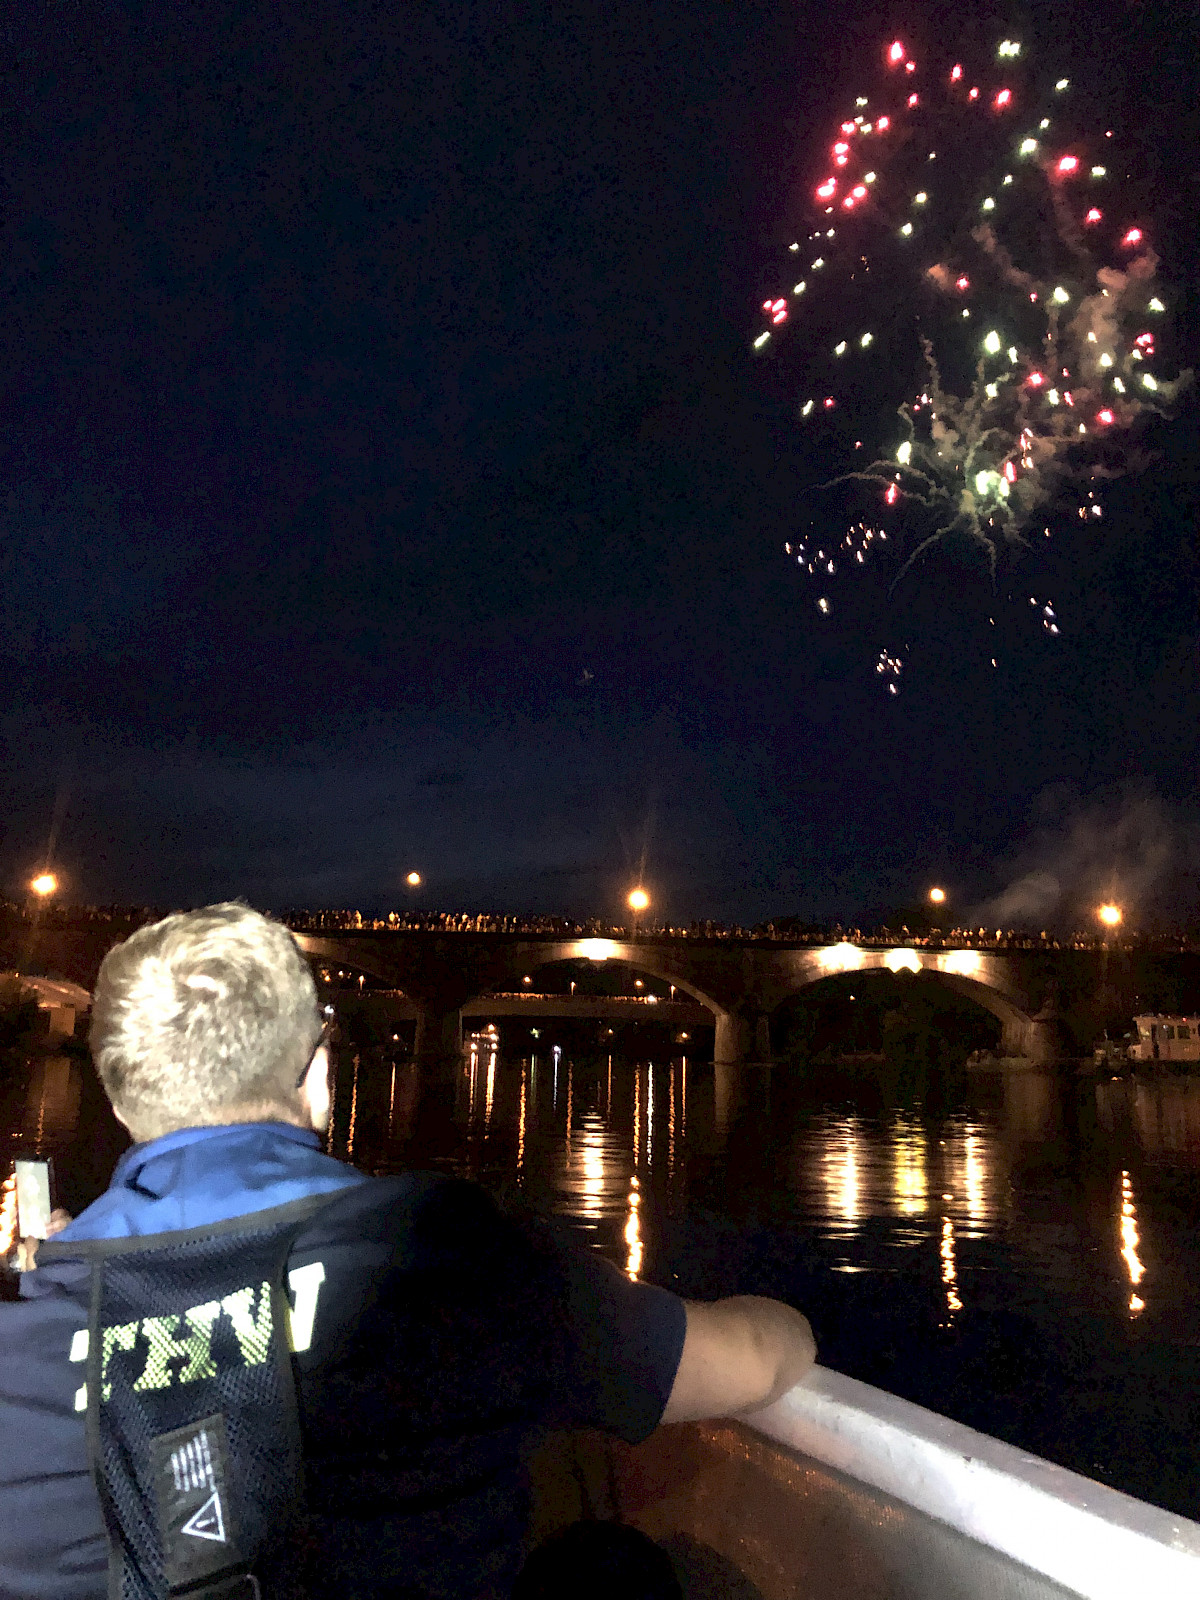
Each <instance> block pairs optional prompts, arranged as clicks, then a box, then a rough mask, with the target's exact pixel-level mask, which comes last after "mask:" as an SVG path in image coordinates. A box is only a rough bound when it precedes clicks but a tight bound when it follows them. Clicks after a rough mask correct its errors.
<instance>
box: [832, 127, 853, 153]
mask: <svg viewBox="0 0 1200 1600" xmlns="http://www.w3.org/2000/svg"><path fill="white" fill-rule="evenodd" d="M851 127H853V123H851ZM849 148H850V146H849V145H848V144H847V143H846V141H845V140H844V139H839V140H838V142H837V143H836V144H835V145H834V147H833V153H834V155H835V156H844V155H845V154H846V151H847V150H849Z"/></svg>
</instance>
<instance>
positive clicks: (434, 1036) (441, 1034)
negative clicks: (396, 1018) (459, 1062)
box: [413, 1000, 462, 1061]
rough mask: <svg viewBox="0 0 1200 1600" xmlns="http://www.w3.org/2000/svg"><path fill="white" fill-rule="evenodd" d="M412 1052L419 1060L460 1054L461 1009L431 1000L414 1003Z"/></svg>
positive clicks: (431, 1059)
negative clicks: (415, 1009)
mask: <svg viewBox="0 0 1200 1600" xmlns="http://www.w3.org/2000/svg"><path fill="white" fill-rule="evenodd" d="M413 1054H414V1055H415V1056H416V1057H417V1058H418V1060H421V1061H449V1060H451V1059H452V1058H454V1057H457V1056H460V1055H462V1011H461V1010H460V1009H459V1007H458V1006H446V1005H440V1004H438V1003H436V1002H434V1001H431V1000H426V1001H422V1002H421V1003H420V1004H419V1005H418V1007H417V1037H416V1041H415V1045H414V1048H413Z"/></svg>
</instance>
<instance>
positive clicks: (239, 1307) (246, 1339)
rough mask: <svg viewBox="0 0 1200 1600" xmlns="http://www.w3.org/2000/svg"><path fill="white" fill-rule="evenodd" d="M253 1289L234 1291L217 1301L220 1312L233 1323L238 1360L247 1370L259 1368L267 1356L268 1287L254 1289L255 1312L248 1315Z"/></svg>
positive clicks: (270, 1322) (269, 1347)
mask: <svg viewBox="0 0 1200 1600" xmlns="http://www.w3.org/2000/svg"><path fill="white" fill-rule="evenodd" d="M254 1294H255V1291H254V1285H253V1284H251V1285H250V1286H249V1287H248V1288H245V1289H237V1290H235V1291H234V1293H233V1294H227V1295H226V1296H225V1298H224V1300H222V1301H221V1310H222V1311H223V1312H224V1313H225V1315H226V1316H227V1317H228V1318H229V1320H230V1322H232V1323H233V1331H234V1333H236V1334H237V1342H238V1347H239V1348H240V1350H241V1352H242V1360H243V1361H244V1362H245V1363H246V1365H247V1366H248V1367H261V1366H262V1364H263V1362H264V1361H265V1360H266V1359H267V1357H268V1356H269V1355H270V1353H271V1328H272V1326H273V1324H272V1320H271V1285H270V1284H269V1283H261V1284H259V1286H258V1310H257V1312H255V1313H254V1314H251V1307H252V1306H253V1304H254Z"/></svg>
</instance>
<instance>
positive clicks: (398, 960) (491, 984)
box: [296, 930, 1063, 1063]
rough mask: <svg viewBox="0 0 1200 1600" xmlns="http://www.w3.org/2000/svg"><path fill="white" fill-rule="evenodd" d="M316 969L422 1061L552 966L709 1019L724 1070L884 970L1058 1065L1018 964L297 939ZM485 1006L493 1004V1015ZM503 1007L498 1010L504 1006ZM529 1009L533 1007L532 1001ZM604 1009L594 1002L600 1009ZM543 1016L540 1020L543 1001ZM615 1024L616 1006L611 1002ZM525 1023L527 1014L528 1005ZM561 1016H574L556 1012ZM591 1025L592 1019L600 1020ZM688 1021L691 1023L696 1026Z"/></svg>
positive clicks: (645, 941)
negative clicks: (937, 992)
mask: <svg viewBox="0 0 1200 1600" xmlns="http://www.w3.org/2000/svg"><path fill="white" fill-rule="evenodd" d="M296 937H297V939H298V940H299V942H300V945H301V947H302V948H303V949H304V951H305V952H306V953H307V954H308V956H309V958H310V959H311V960H313V961H314V962H316V963H320V964H321V965H322V966H327V965H336V966H338V967H339V968H340V969H343V970H346V969H348V970H350V971H354V972H361V973H364V974H366V975H367V976H368V977H371V978H374V979H376V980H377V981H380V982H383V983H385V984H387V985H388V986H389V987H394V988H398V989H400V990H402V991H403V992H404V994H405V995H406V996H407V997H408V999H409V1000H410V1001H411V1002H412V1003H413V1005H414V1006H415V1010H416V1018H417V1040H416V1049H417V1053H418V1054H419V1055H422V1056H431V1057H432V1056H439V1055H451V1054H454V1053H455V1052H457V1051H458V1049H459V1048H460V1043H461V1037H462V1015H463V1011H464V1008H468V1009H469V1011H470V1013H471V1014H472V1015H482V1014H484V1013H487V1014H491V1011H493V1010H494V1011H495V1012H496V1014H497V1015H499V1014H500V1010H501V1009H503V1010H504V1011H505V1012H506V1013H507V1014H517V1013H519V1010H520V1000H519V991H520V988H521V985H522V982H523V980H524V979H525V978H526V977H532V978H533V979H534V984H535V986H536V975H537V973H538V972H539V971H540V970H542V969H544V968H546V967H550V966H553V965H555V964H556V963H559V962H578V961H587V962H594V963H596V964H600V963H603V962H609V961H612V962H619V963H621V964H622V965H624V966H626V967H628V968H630V969H631V970H632V971H634V972H637V973H642V974H645V976H647V977H649V978H657V979H659V980H660V981H662V982H664V983H667V984H673V985H674V986H675V988H676V989H677V990H679V991H681V992H682V994H684V995H688V996H690V997H691V999H692V1000H693V1001H694V1002H696V1004H698V1005H699V1006H702V1007H703V1008H704V1010H705V1012H707V1013H708V1015H709V1018H710V1020H711V1023H712V1026H713V1027H714V1030H715V1037H714V1047H713V1053H714V1058H715V1059H716V1060H717V1061H719V1062H729V1063H735V1062H739V1061H747V1060H753V1059H759V1060H766V1059H768V1058H769V1056H770V1053H771V1043H770V1019H771V1015H772V1013H773V1012H774V1011H775V1009H776V1008H777V1007H778V1006H779V1005H781V1004H782V1003H783V1002H784V1001H785V1000H787V999H789V998H790V997H792V996H793V995H795V994H797V993H799V992H800V991H801V990H802V989H805V988H807V987H808V986H809V985H810V984H812V983H816V982H819V981H820V980H821V979H822V978H828V977H831V976H833V975H835V974H838V973H846V972H858V971H863V972H866V971H870V970H872V969H881V970H884V971H891V972H906V971H907V972H913V973H927V974H929V976H930V977H931V978H932V979H933V980H934V981H936V982H939V983H942V984H945V985H946V986H947V987H948V988H951V989H954V990H957V991H958V993H960V994H962V995H965V996H966V997H967V998H969V999H971V1000H974V1001H976V1002H977V1003H978V1004H979V1005H981V1006H983V1007H984V1009H985V1010H987V1011H990V1012H991V1013H992V1014H993V1015H994V1016H995V1017H997V1018H998V1019H999V1021H1000V1024H1001V1028H1002V1038H1003V1044H1002V1048H1003V1050H1004V1052H1005V1053H1006V1054H1009V1055H1014V1056H1017V1055H1023V1056H1028V1057H1030V1058H1031V1059H1034V1060H1044V1059H1049V1058H1052V1057H1054V1056H1056V1055H1061V1054H1063V1047H1062V1043H1061V1039H1060V1030H1059V1027H1058V1022H1057V1016H1056V1013H1055V1010H1054V1006H1053V1001H1052V1000H1051V1004H1050V1005H1049V1006H1047V1004H1046V998H1047V993H1048V986H1047V985H1046V984H1045V983H1044V982H1042V983H1039V982H1036V981H1033V982H1031V981H1030V980H1031V978H1033V977H1034V975H1033V974H1031V973H1026V972H1023V971H1022V970H1021V969H1022V963H1021V962H1020V960H1019V959H1018V957H1019V954H1020V953H1019V952H1007V951H985V950H975V949H941V950H931V949H921V948H916V947H908V946H859V945H853V944H849V943H839V944H832V945H826V946H823V947H814V946H811V945H807V946H789V945H781V944H777V943H768V942H766V941H746V942H741V943H739V942H735V941H733V940H726V939H722V940H712V941H706V940H697V939H685V938H669V937H664V938H658V937H654V936H646V937H639V938H637V939H628V938H626V939H606V938H577V939H576V938H566V939H557V938H535V937H522V936H520V935H497V934H445V935H442V934H428V933H402V932H401V933H393V932H388V931H370V930H363V931H361V932H360V931H346V932H338V933H319V934H318V933H307V932H298V933H297V935H296ZM488 996H496V997H497V1004H496V1005H494V1006H492V1007H490V1008H489V1006H488V1003H487V1001H488ZM500 996H504V997H505V1001H506V1002H508V1001H512V1002H513V1003H511V1004H509V1003H506V1004H504V1005H503V1006H502V1007H501V1006H500V1002H499V997H500ZM532 999H533V997H532V996H531V1001H532ZM597 1001H599V997H597ZM537 1003H538V1009H539V1010H545V1009H546V1003H545V1001H544V998H541V997H539V1001H538V1002H537ZM611 1005H612V1009H613V1012H614V1014H616V1012H617V1010H618V1009H619V1008H620V1006H621V1002H620V1001H619V1000H613V1001H612V1002H611ZM529 1009H530V1012H531V1014H532V1012H533V1009H534V1006H533V1004H531V1005H530V1008H529ZM562 1009H563V1012H564V1014H565V1013H566V1012H567V1011H568V1010H574V1007H573V1006H571V1005H569V1003H567V1002H566V1000H565V997H564V1003H563V1007H562ZM596 1014H599V1012H597V1013H596ZM694 1016H695V1013H694V1012H693V1014H692V1019H691V1020H694Z"/></svg>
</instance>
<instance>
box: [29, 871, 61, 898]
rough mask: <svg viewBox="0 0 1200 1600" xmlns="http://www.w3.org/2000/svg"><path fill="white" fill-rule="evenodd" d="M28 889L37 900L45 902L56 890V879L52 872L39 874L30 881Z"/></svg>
mask: <svg viewBox="0 0 1200 1600" xmlns="http://www.w3.org/2000/svg"><path fill="white" fill-rule="evenodd" d="M29 887H30V888H31V889H32V890H33V892H34V894H36V895H37V897H38V899H39V900H46V899H48V898H49V897H50V895H52V894H53V893H54V892H55V890H56V889H57V888H58V879H57V878H56V877H55V876H54V874H53V873H52V872H39V873H38V875H37V877H36V878H33V879H32V880H31V881H30V884H29Z"/></svg>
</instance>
